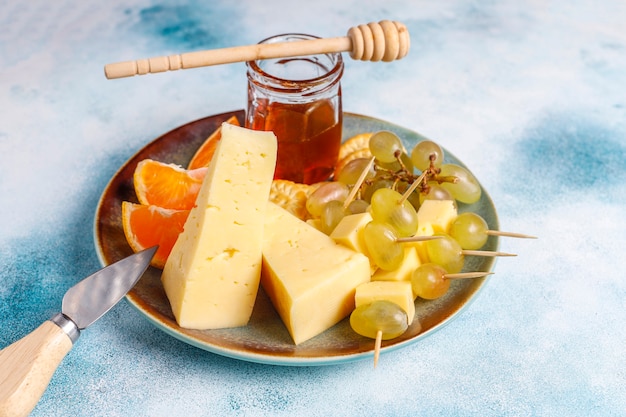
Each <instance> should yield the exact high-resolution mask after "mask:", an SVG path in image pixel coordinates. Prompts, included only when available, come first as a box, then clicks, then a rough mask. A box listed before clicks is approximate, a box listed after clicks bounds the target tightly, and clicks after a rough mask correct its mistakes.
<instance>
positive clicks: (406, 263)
mask: <svg viewBox="0 0 626 417" xmlns="http://www.w3.org/2000/svg"><path fill="white" fill-rule="evenodd" d="M420 265H421V262H420V258H419V256H418V255H417V249H416V248H415V247H414V246H410V245H406V246H405V247H404V260H403V261H402V264H400V267H399V268H398V269H395V270H393V271H385V270H384V269H378V270H377V271H376V272H375V273H374V275H372V281H410V280H411V276H413V271H415V270H416V269H417V267H418V266H420Z"/></svg>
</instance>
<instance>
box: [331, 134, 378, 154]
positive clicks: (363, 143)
mask: <svg viewBox="0 0 626 417" xmlns="http://www.w3.org/2000/svg"><path fill="white" fill-rule="evenodd" d="M372 134H373V133H371V132H368V133H359V134H358V135H355V136H352V137H351V138H349V139H348V140H346V141H345V142H343V143H342V144H341V147H340V148H339V156H338V157H337V160H338V161H341V160H342V159H344V158H346V157H348V156H349V155H350V154H351V153H353V152H355V151H360V150H363V149H367V150H368V151H369V143H370V136H372Z"/></svg>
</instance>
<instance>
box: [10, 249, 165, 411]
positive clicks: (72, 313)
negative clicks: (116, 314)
mask: <svg viewBox="0 0 626 417" xmlns="http://www.w3.org/2000/svg"><path fill="white" fill-rule="evenodd" d="M156 249H157V248H156V247H152V248H149V249H146V250H143V251H141V252H137V253H135V254H133V255H131V256H129V257H127V258H124V259H122V260H120V261H118V262H115V263H113V264H111V265H109V266H107V267H105V268H102V269H101V270H99V271H97V272H95V273H94V274H92V275H90V276H88V277H87V278H85V279H83V280H82V281H80V282H79V283H77V284H76V285H74V286H73V287H72V288H70V289H69V290H68V291H67V292H66V293H65V295H64V296H63V302H62V305H61V313H57V314H55V315H54V316H52V318H50V320H47V321H45V322H44V323H42V324H41V325H40V326H39V327H38V328H36V329H35V330H33V332H31V333H30V334H28V335H27V336H25V337H24V338H22V339H20V340H18V341H17V342H15V343H13V344H11V345H9V346H7V347H6V348H4V349H2V350H1V351H0V417H17V416H26V415H28V414H30V412H31V411H32V410H33V408H35V405H37V402H38V401H39V398H40V397H41V395H42V394H43V393H44V391H45V390H46V388H47V386H48V383H49V382H50V379H51V378H52V375H53V374H54V372H55V371H56V369H57V367H58V366H59V364H60V363H61V361H62V360H63V358H64V357H65V355H67V353H68V352H69V351H70V349H71V348H72V346H73V345H74V343H75V342H76V340H78V337H79V336H80V331H81V330H83V329H85V328H87V327H88V326H90V325H91V324H93V322H95V321H96V320H98V319H99V318H100V317H102V316H103V315H104V314H105V313H106V312H107V311H109V310H110V309H111V308H112V307H113V306H114V305H116V304H117V303H118V302H119V301H120V300H121V299H122V298H123V297H124V296H125V295H126V293H127V292H128V291H129V290H130V289H131V288H133V286H134V285H135V284H136V283H137V281H139V278H141V276H142V275H143V273H144V272H145V271H146V269H147V268H148V266H149V265H150V260H151V259H152V257H153V256H154V253H155V252H156Z"/></svg>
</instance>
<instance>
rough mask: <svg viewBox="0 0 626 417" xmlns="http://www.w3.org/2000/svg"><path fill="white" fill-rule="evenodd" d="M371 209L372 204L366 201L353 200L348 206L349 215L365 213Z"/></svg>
mask: <svg viewBox="0 0 626 417" xmlns="http://www.w3.org/2000/svg"><path fill="white" fill-rule="evenodd" d="M369 207H370V204H369V203H368V202H367V201H365V200H359V199H357V200H353V201H352V202H351V203H350V204H349V205H348V213H350V214H359V213H365V212H366V211H367V209H368V208H369Z"/></svg>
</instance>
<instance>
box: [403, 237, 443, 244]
mask: <svg viewBox="0 0 626 417" xmlns="http://www.w3.org/2000/svg"><path fill="white" fill-rule="evenodd" d="M442 237H443V236H409V237H399V238H397V239H396V242H398V243H406V242H426V241H428V240H436V239H441V238H442Z"/></svg>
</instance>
